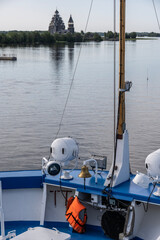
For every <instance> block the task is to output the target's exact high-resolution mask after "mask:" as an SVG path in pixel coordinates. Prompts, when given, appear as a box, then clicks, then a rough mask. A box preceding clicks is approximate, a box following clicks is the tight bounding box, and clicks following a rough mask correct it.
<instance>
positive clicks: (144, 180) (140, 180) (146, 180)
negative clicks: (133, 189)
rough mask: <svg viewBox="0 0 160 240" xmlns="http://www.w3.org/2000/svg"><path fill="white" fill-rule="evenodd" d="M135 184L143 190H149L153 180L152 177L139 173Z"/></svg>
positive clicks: (135, 178) (134, 180)
mask: <svg viewBox="0 0 160 240" xmlns="http://www.w3.org/2000/svg"><path fill="white" fill-rule="evenodd" d="M133 182H134V183H135V184H137V185H138V186H140V187H142V188H148V186H149V184H150V183H151V180H150V177H149V176H147V175H146V174H143V173H140V172H137V174H136V176H135V177H134V179H133Z"/></svg>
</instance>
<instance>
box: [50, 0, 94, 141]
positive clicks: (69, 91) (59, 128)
mask: <svg viewBox="0 0 160 240" xmlns="http://www.w3.org/2000/svg"><path fill="white" fill-rule="evenodd" d="M93 1H94V0H91V4H90V8H89V12H88V17H87V22H86V26H85V30H84V36H83V39H82V41H84V39H85V33H86V31H87V27H88V23H89V18H90V14H91V10H92V6H93ZM81 51H82V44H81V45H80V49H79V53H78V57H77V61H76V65H75V69H74V72H73V76H72V79H71V84H70V87H69V90H68V94H67V98H66V102H65V105H64V108H63V112H62V116H61V119H60V123H59V126H58V131H57V133H56V136H55V139H56V138H57V136H58V134H59V132H60V130H61V126H62V122H63V118H64V114H65V110H66V107H67V104H68V100H69V97H70V93H71V89H72V85H73V82H74V79H75V74H76V71H77V67H78V63H79V59H80V55H81Z"/></svg>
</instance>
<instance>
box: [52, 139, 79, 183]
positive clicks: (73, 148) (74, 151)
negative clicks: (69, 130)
mask: <svg viewBox="0 0 160 240" xmlns="http://www.w3.org/2000/svg"><path fill="white" fill-rule="evenodd" d="M78 153H79V147H78V143H77V142H76V141H75V140H74V139H73V138H71V137H65V138H57V139H56V140H54V141H53V143H52V144H51V156H52V158H53V160H50V161H52V162H54V165H53V167H54V168H55V167H57V166H55V163H57V164H59V165H60V166H61V167H63V166H67V165H68V164H69V162H70V161H72V160H74V159H76V164H75V167H76V166H77V160H78ZM71 171H72V170H70V171H66V170H63V175H62V176H61V179H66V180H69V179H72V178H73V177H72V176H71V175H70V172H71Z"/></svg>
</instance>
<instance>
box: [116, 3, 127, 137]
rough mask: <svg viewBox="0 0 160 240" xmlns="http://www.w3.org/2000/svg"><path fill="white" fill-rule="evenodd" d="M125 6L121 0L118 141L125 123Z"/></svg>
mask: <svg viewBox="0 0 160 240" xmlns="http://www.w3.org/2000/svg"><path fill="white" fill-rule="evenodd" d="M125 5H126V0H120V32H119V101H118V119H117V139H122V138H123V133H124V131H125V129H126V123H125Z"/></svg>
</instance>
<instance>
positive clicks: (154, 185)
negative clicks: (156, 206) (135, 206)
mask: <svg viewBox="0 0 160 240" xmlns="http://www.w3.org/2000/svg"><path fill="white" fill-rule="evenodd" d="M156 185H157V183H153V189H152V191H151V193H150V195H149V197H148V199H147V205H146V207H145V204H144V203H143V207H144V211H145V212H147V211H148V205H149V200H150V197H151V195H152V193H153V191H154V189H155V187H156Z"/></svg>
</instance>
